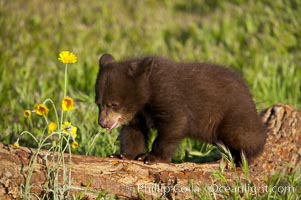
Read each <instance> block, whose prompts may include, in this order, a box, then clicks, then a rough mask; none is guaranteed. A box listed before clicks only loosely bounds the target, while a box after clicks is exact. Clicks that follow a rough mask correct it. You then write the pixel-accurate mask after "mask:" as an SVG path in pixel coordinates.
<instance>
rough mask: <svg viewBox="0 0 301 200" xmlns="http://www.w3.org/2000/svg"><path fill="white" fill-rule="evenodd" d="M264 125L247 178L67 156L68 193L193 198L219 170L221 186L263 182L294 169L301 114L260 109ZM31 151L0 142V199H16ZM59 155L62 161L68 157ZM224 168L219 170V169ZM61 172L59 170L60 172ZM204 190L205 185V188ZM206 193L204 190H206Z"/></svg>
mask: <svg viewBox="0 0 301 200" xmlns="http://www.w3.org/2000/svg"><path fill="white" fill-rule="evenodd" d="M262 120H263V122H264V123H265V124H266V125H267V126H268V128H269V131H268V138H267V143H266V145H265V148H264V151H263V153H262V154H261V155H260V156H259V157H258V158H256V160H255V161H254V162H253V164H252V165H250V166H249V177H248V175H246V173H244V172H243V170H242V169H241V168H233V167H231V166H230V165H227V164H226V162H224V164H225V165H223V164H221V163H220V161H219V162H215V163H205V164H197V163H181V164H173V163H170V164H166V163H156V164H151V165H146V164H143V163H142V162H138V161H131V160H119V159H113V158H101V157H93V156H83V155H72V162H71V163H69V162H67V166H66V167H67V169H71V172H72V184H71V192H72V193H74V194H79V193H80V192H84V195H83V197H84V198H85V199H94V198H95V197H97V195H98V192H105V191H106V192H107V193H108V194H114V195H116V197H119V198H131V199H141V198H147V199H149V198H155V199H156V198H167V199H175V198H177V199H178V198H193V197H194V196H195V195H198V194H200V192H199V191H201V190H202V188H203V189H204V188H205V189H204V192H206V191H205V190H206V187H204V186H206V185H207V186H209V187H210V185H211V186H212V184H213V183H214V184H216V181H219V180H220V179H218V178H216V176H217V173H216V172H218V171H219V170H220V169H221V170H224V173H223V174H224V176H225V178H226V182H227V184H229V185H230V184H231V183H235V179H237V178H239V180H241V181H243V182H246V183H249V182H250V181H251V182H252V183H253V184H254V185H260V184H261V185H264V184H266V182H265V181H266V180H267V177H271V176H272V175H274V174H275V173H289V172H292V171H294V170H296V168H297V167H298V168H299V167H300V160H301V112H300V111H298V110H296V109H295V108H293V107H292V106H288V105H283V104H276V105H274V106H272V107H270V108H268V109H266V110H264V111H263V112H262ZM34 151H35V149H31V148H27V147H20V148H18V149H16V148H14V147H13V146H11V145H4V144H2V143H0V199H19V198H21V194H20V185H21V184H23V185H24V184H25V180H26V176H27V174H28V169H29V168H28V164H29V160H30V157H31V156H32V155H33V152H34ZM46 153H47V151H41V152H40V154H39V156H38V159H37V162H36V164H35V167H34V171H33V174H32V178H31V192H32V193H35V194H36V195H38V196H41V195H42V194H43V187H44V186H45V185H47V184H48V182H47V178H46V177H47V170H46V166H45V158H44V156H45V155H46ZM68 156H69V155H67V154H66V155H65V160H66V161H68V160H69V159H68ZM223 166H225V168H223ZM61 173H62V172H61ZM207 189H208V187H207ZM211 189H212V188H211ZM207 192H210V191H207Z"/></svg>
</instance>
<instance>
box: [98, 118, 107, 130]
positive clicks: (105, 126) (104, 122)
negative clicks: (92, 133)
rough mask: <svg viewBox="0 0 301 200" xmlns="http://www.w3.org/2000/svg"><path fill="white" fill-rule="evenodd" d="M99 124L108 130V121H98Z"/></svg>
mask: <svg viewBox="0 0 301 200" xmlns="http://www.w3.org/2000/svg"><path fill="white" fill-rule="evenodd" d="M98 124H99V125H100V126H101V127H102V128H107V126H108V122H107V121H106V120H104V119H100V120H99V121H98Z"/></svg>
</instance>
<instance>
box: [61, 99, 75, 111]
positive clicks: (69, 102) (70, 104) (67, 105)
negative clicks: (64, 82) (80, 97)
mask: <svg viewBox="0 0 301 200" xmlns="http://www.w3.org/2000/svg"><path fill="white" fill-rule="evenodd" d="M73 108H74V101H73V99H72V98H71V97H65V98H64V99H63V101H62V109H63V110H64V111H69V110H73Z"/></svg>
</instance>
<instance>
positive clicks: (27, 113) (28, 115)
mask: <svg viewBox="0 0 301 200" xmlns="http://www.w3.org/2000/svg"><path fill="white" fill-rule="evenodd" d="M30 116H31V111H30V110H24V117H26V118H30Z"/></svg>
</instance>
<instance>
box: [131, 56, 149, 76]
mask: <svg viewBox="0 0 301 200" xmlns="http://www.w3.org/2000/svg"><path fill="white" fill-rule="evenodd" d="M153 65H154V60H153V58H152V57H147V58H144V59H143V60H141V61H140V62H132V63H130V65H129V69H128V73H129V75H131V76H139V75H142V74H143V75H146V76H149V74H150V73H151V71H152V68H153Z"/></svg>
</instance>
